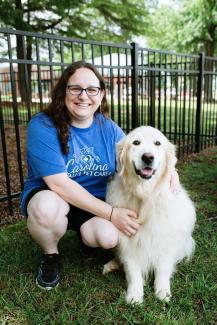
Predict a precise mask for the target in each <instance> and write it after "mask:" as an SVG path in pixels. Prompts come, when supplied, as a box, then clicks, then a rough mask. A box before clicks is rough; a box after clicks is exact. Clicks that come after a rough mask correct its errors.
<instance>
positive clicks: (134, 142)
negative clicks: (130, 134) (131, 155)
mask: <svg viewBox="0 0 217 325" xmlns="http://www.w3.org/2000/svg"><path fill="white" fill-rule="evenodd" d="M140 143H141V142H140V141H139V140H134V141H133V144H134V145H135V146H138V145H139V144H140Z"/></svg>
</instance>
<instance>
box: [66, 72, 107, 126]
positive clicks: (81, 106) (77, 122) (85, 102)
mask: <svg viewBox="0 0 217 325" xmlns="http://www.w3.org/2000/svg"><path fill="white" fill-rule="evenodd" d="M69 86H70V87H69ZM94 87H98V88H100V81H99V79H98V78H97V76H96V75H95V73H94V72H93V71H92V70H90V69H88V68H79V69H78V70H76V71H75V73H74V74H73V75H72V76H71V77H70V78H69V80H68V83H67V88H66V96H65V105H66V107H67V108H68V110H69V112H70V113H71V115H72V116H73V120H72V125H74V126H77V127H88V126H90V125H91V123H92V121H93V115H94V113H95V112H96V110H97V109H98V107H99V106H100V104H101V101H102V99H103V96H104V90H99V93H98V94H97V95H95V96H90V95H91V94H92V92H93V91H94V89H92V88H94ZM86 88H90V90H89V91H90V95H87V93H86V91H84V90H83V91H82V93H81V94H74V92H75V93H76V92H79V89H86ZM70 91H71V93H70ZM96 91H97V89H96Z"/></svg>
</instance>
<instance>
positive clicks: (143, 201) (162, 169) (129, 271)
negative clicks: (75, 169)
mask: <svg viewBox="0 0 217 325" xmlns="http://www.w3.org/2000/svg"><path fill="white" fill-rule="evenodd" d="M117 157H118V169H119V173H117V174H116V175H115V177H114V179H113V180H112V182H111V184H110V185H109V188H108V192H107V202H109V203H110V204H111V205H113V206H114V207H125V208H129V209H132V210H134V211H137V212H138V215H139V221H140V223H141V226H140V228H139V230H138V231H137V233H136V235H134V236H132V237H127V236H125V235H124V234H123V233H122V232H120V234H119V235H120V237H119V244H118V247H117V257H118V260H117V259H114V260H111V261H110V262H108V263H107V264H106V265H105V266H104V270H103V274H106V273H108V272H111V271H112V270H114V269H117V268H118V267H119V263H117V261H118V262H120V263H121V264H123V267H124V271H125V274H126V279H127V285H128V287H127V293H126V301H127V302H128V303H141V302H142V301H143V286H144V282H145V280H146V279H147V277H148V275H149V274H150V273H154V275H155V282H154V287H155V294H156V296H157V297H158V298H159V299H161V300H164V301H167V302H168V301H169V300H170V297H171V291H170V278H171V276H172V273H173V272H174V271H175V267H176V264H177V263H178V262H180V261H181V260H182V259H184V258H185V257H187V258H189V257H190V256H191V254H192V253H193V251H194V246H195V244H194V240H193V238H192V236H191V235H192V231H193V228H194V224H195V219H196V216H195V208H194V205H193V203H192V201H191V200H190V198H189V197H188V195H187V193H186V192H185V190H184V189H183V188H182V187H181V190H180V191H179V193H178V194H174V193H173V192H172V191H171V190H170V178H171V174H172V172H173V171H174V168H175V163H176V157H175V147H174V145H173V144H171V143H170V142H169V141H168V139H167V138H166V137H165V136H164V135H163V134H162V133H161V132H160V131H159V130H157V129H155V128H152V127H150V126H141V127H139V128H137V129H135V130H133V131H132V132H130V133H129V134H128V135H127V136H126V137H125V138H124V139H123V140H121V142H119V144H118V145H117Z"/></svg>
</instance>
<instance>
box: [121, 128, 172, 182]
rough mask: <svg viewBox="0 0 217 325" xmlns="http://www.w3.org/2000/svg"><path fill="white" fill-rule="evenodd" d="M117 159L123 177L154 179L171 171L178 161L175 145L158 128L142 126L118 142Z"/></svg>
mask: <svg viewBox="0 0 217 325" xmlns="http://www.w3.org/2000/svg"><path fill="white" fill-rule="evenodd" d="M117 161H118V171H119V173H120V175H122V177H123V178H127V177H128V176H131V177H132V176H133V177H137V178H139V180H146V181H147V180H152V179H153V178H155V176H156V175H158V176H159V177H162V176H163V175H166V174H168V173H169V172H170V171H171V168H172V166H174V165H175V162H176V158H175V146H174V145H173V144H172V143H170V142H169V140H168V139H167V138H166V137H165V136H164V135H163V134H162V133H161V132H160V131H159V130H158V129H155V128H153V127H151V126H141V127H138V128H136V129H134V130H133V131H131V132H130V133H129V134H128V135H127V136H126V137H125V138H124V139H122V140H121V141H120V142H119V143H118V144H117ZM159 177H158V178H159Z"/></svg>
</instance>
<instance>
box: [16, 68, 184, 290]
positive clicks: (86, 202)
mask: <svg viewBox="0 0 217 325" xmlns="http://www.w3.org/2000/svg"><path fill="white" fill-rule="evenodd" d="M107 114H108V105H107V101H106V89H105V82H104V80H103V78H102V76H101V75H100V74H99V72H98V71H97V69H96V68H95V67H94V66H93V65H91V64H89V63H84V62H75V63H73V64H71V65H70V66H68V67H67V68H66V69H65V71H64V72H63V74H62V76H61V78H60V79H59V81H58V82H57V84H56V86H55V88H54V89H53V92H52V101H51V103H50V105H49V106H48V108H47V109H46V110H45V111H44V112H41V113H38V114H36V115H35V116H34V117H33V118H32V120H31V121H30V123H29V126H28V130H27V164H28V177H27V179H26V182H25V186H24V191H23V193H22V200H21V207H22V211H23V214H24V215H25V216H26V217H28V218H27V226H28V229H29V232H30V234H31V236H32V238H33V239H34V240H35V241H36V242H37V243H38V244H39V246H40V247H41V248H42V250H43V252H44V254H43V257H42V261H41V263H40V265H39V267H38V270H37V276H36V284H37V285H38V286H39V287H40V288H43V289H47V290H50V289H52V288H54V287H56V286H57V285H58V283H59V269H60V259H59V251H58V242H59V240H60V239H61V238H62V237H63V235H64V234H65V233H66V231H67V229H73V230H75V231H77V233H78V235H79V238H80V242H81V248H80V252H81V256H82V257H83V258H89V257H91V256H94V253H95V249H94V248H96V247H101V248H104V249H111V248H114V247H115V246H116V245H117V242H118V230H120V231H122V232H123V233H125V234H126V235H127V236H132V235H134V234H135V233H136V232H137V230H138V228H139V223H138V216H137V214H136V212H135V211H131V210H129V209H125V208H124V207H123V208H113V207H112V206H111V205H109V204H108V203H106V202H105V201H104V199H105V193H106V186H107V182H108V179H109V177H110V176H111V175H113V174H114V172H115V158H116V157H115V144H116V143H117V142H118V141H119V140H120V139H121V138H122V137H123V136H124V133H123V131H122V130H121V129H120V128H119V127H118V125H117V124H115V123H114V122H113V121H112V120H111V119H109V118H108V117H106V115H107ZM171 181H172V182H171V183H173V184H175V185H172V186H171V187H172V188H173V189H174V188H176V187H177V184H178V180H177V175H176V173H175V171H174V174H173V175H171Z"/></svg>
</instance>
